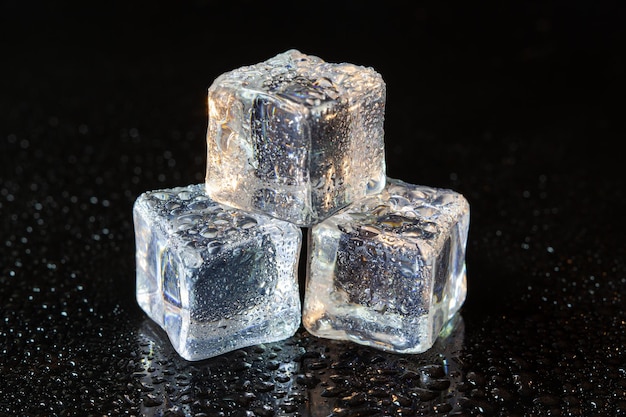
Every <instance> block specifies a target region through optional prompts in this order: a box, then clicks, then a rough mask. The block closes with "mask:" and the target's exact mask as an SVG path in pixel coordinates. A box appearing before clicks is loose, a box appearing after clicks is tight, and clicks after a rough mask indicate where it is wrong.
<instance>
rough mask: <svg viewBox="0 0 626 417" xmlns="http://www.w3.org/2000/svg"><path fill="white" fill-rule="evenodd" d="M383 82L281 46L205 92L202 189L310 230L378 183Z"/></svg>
mask: <svg viewBox="0 0 626 417" xmlns="http://www.w3.org/2000/svg"><path fill="white" fill-rule="evenodd" d="M385 94H386V93H385V83H384V82H383V79H382V77H381V76H380V74H378V73H377V72H376V71H374V70H373V69H372V68H369V67H363V66H358V65H354V64H348V63H341V64H335V63H328V62H325V61H323V60H322V59H320V58H318V57H315V56H311V55H305V54H302V53H300V52H299V51H297V50H289V51H286V52H284V53H281V54H279V55H277V56H275V57H273V58H270V59H268V60H267V61H264V62H261V63H258V64H256V65H251V66H245V67H241V68H238V69H235V70H233V71H230V72H227V73H224V74H222V75H220V76H219V77H217V78H216V79H215V81H214V82H213V83H212V85H211V86H210V87H209V91H208V107H209V123H208V129H207V155H208V157H207V170H206V189H207V193H208V194H209V195H210V196H211V197H212V198H213V199H214V200H216V201H219V202H221V203H224V204H227V205H230V206H233V207H237V208H240V209H244V210H248V211H257V212H261V213H264V214H268V215H270V216H273V217H276V218H279V219H282V220H286V221H290V222H292V223H295V224H297V225H299V226H303V227H306V226H310V225H312V224H315V223H317V222H319V221H321V220H323V219H324V218H326V217H328V216H330V215H332V214H333V213H335V212H337V211H338V210H340V209H342V208H343V207H345V206H347V205H349V204H350V203H351V202H353V201H355V200H359V199H361V198H363V197H365V196H367V195H371V194H377V193H379V192H380V191H381V190H382V189H383V187H384V184H385V152H384V143H383V142H384V138H383V136H384V135H383V119H384V111H385Z"/></svg>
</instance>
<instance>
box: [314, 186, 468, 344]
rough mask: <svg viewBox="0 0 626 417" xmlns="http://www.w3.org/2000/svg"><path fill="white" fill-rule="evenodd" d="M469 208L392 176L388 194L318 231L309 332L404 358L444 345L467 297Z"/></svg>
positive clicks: (444, 193)
mask: <svg viewBox="0 0 626 417" xmlns="http://www.w3.org/2000/svg"><path fill="white" fill-rule="evenodd" d="M468 228H469V204H468V202H467V200H466V199H465V198H464V197H463V196H462V195H461V194H459V193H457V192H454V191H452V190H447V189H437V188H432V187H425V186H418V185H412V184H408V183H406V182H403V181H400V180H396V179H391V178H388V179H387V185H386V187H385V189H384V191H383V192H382V193H381V194H380V195H378V196H372V197H369V198H366V199H364V200H362V201H359V202H356V203H354V204H353V205H352V206H351V207H350V208H348V209H347V210H345V211H343V212H341V213H339V214H336V215H334V216H332V217H330V218H328V219H326V220H324V221H323V222H321V223H320V224H318V225H315V226H313V227H312V228H311V229H310V230H309V242H310V245H309V253H308V256H309V264H308V265H307V285H306V290H305V298H304V306H303V317H302V322H303V325H304V327H305V328H306V329H307V330H308V331H309V332H310V333H311V334H313V335H315V336H319V337H325V338H331V339H340V340H351V341H354V342H356V343H359V344H363V345H369V346H373V347H375V348H378V349H381V350H386V351H391V352H398V353H420V352H424V351H426V350H428V349H429V348H430V347H432V345H433V344H434V342H435V340H436V339H437V336H438V334H439V333H440V331H441V329H442V327H443V326H444V324H445V323H446V322H447V321H448V320H449V319H450V318H452V317H453V315H454V314H455V313H456V312H457V311H458V310H459V309H460V308H461V306H462V304H463V302H464V300H465V296H466V268H465V249H466V241H467V234H468Z"/></svg>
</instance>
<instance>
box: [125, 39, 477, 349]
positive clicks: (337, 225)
mask: <svg viewBox="0 0 626 417" xmlns="http://www.w3.org/2000/svg"><path fill="white" fill-rule="evenodd" d="M385 99H386V93H385V83H384V81H383V79H382V77H381V76H380V75H379V74H378V73H377V72H376V71H374V70H373V69H372V68H368V67H363V66H358V65H353V64H347V63H341V64H334V63H328V62H325V61H323V60H322V59H320V58H318V57H315V56H311V55H305V54H302V53H300V52H299V51H297V50H289V51H286V52H284V53H282V54H279V55H277V56H275V57H273V58H271V59H268V60H267V61H264V62H261V63H258V64H256V65H251V66H245V67H241V68H238V69H235V70H233V71H230V72H227V73H224V74H222V75H220V76H219V77H218V78H216V79H215V81H214V82H213V83H212V85H211V86H210V88H209V92H208V111H209V123H208V129H207V167H206V181H205V183H204V184H193V185H189V186H186V187H179V188H174V189H164V190H155V191H149V192H146V193H143V194H142V195H141V196H139V197H138V199H137V201H136V203H135V206H134V211H133V215H134V221H135V234H136V245H137V251H136V260H137V300H138V303H139V305H140V306H141V308H142V309H143V310H144V311H145V312H146V313H147V315H148V316H149V317H150V318H151V319H152V320H154V321H155V322H156V323H157V324H158V325H160V326H161V327H162V328H163V329H164V330H165V331H166V333H167V335H168V337H169V338H170V340H171V342H172V345H173V347H174V348H175V349H176V351H177V352H178V353H179V354H180V355H181V356H182V357H183V358H185V359H188V360H199V359H206V358H210V357H213V356H217V355H220V354H222V353H225V352H228V351H232V350H235V349H239V348H242V347H246V346H250V345H254V344H259V343H268V342H273V341H278V340H282V339H286V338H288V337H290V336H292V335H294V334H295V332H296V331H297V329H298V328H299V327H300V324H301V323H302V324H303V326H304V327H305V328H306V330H307V331H309V332H310V333H311V334H313V335H315V336H319V337H325V338H332V339H339V340H351V341H354V342H356V343H360V344H364V345H369V346H373V347H375V348H378V349H382V350H387V351H391V352H402V353H419V352H423V351H425V350H427V349H429V348H430V347H431V346H432V345H433V343H434V342H435V340H436V338H437V336H438V334H439V332H440V331H441V329H442V327H443V325H444V324H445V323H446V322H447V321H448V320H449V319H450V318H452V316H453V315H454V314H455V313H456V312H457V311H458V310H459V309H460V307H461V305H462V304H463V302H464V300H465V295H466V274H465V247H466V240H467V233H468V227H469V205H468V203H467V201H466V200H465V198H464V197H463V196H462V195H461V194H459V193H456V192H454V191H452V190H447V189H437V188H432V187H426V186H419V185H413V184H408V183H405V182H403V181H401V180H397V179H392V178H387V176H386V166H385V147H384V132H383V121H384V110H385ZM302 228H304V229H306V232H307V233H308V245H307V248H306V250H307V268H306V274H307V277H306V288H305V291H304V302H303V305H301V301H300V291H299V289H298V276H297V273H298V260H299V252H300V250H301V248H302V231H301V230H302Z"/></svg>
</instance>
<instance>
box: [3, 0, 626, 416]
mask: <svg viewBox="0 0 626 417" xmlns="http://www.w3.org/2000/svg"><path fill="white" fill-rule="evenodd" d="M390 3H392V2H390ZM625 23H626V8H625V7H624V6H623V5H621V4H620V3H619V2H602V3H595V2H562V4H561V3H558V2H550V3H541V2H518V1H514V2H508V3H503V4H490V3H483V4H468V5H456V6H455V5H451V4H448V5H446V6H443V5H440V4H437V3H435V2H424V3H414V4H413V5H409V6H399V5H393V4H388V5H386V6H385V5H383V3H382V2H381V3H374V2H358V3H357V2H345V3H340V2H317V3H316V4H315V5H312V4H310V3H307V4H301V5H295V4H292V5H287V4H286V5H282V6H281V7H278V6H270V5H264V4H261V2H248V1H243V2H239V3H236V4H235V3H233V4H229V3H219V4H218V3H213V2H210V1H195V2H188V3H185V4H174V3H172V4H168V5H167V6H166V5H165V4H162V5H161V4H157V3H149V2H139V3H133V4H130V3H128V4H126V3H125V2H119V3H112V4H107V5H104V4H103V5H99V6H94V5H91V6H88V5H83V4H80V3H78V2H76V3H74V2H69V1H61V2H56V3H54V4H52V3H50V4H49V3H44V2H40V3H37V2H17V1H6V2H2V3H1V4H0V46H1V52H0V53H1V56H2V59H0V68H1V69H0V75H1V76H0V415H3V416H4V415H6V416H39V415H41V416H70V415H76V416H83V415H94V416H99V415H148V416H166V415H167V416H179V415H181V416H182V415H190V416H192V415H197V416H222V415H223V416H252V415H256V416H283V415H285V416H296V415H299V416H306V417H308V416H311V417H317V416H329V415H335V416H351V417H356V416H383V415H384V416H387V415H397V416H413V415H424V416H430V415H444V416H445V415H448V416H478V415H482V416H617V415H626V353H625V350H624V346H625V345H626V312H625V310H624V305H625V303H624V294H625V293H626V244H625V243H624V239H625V237H626V222H625V221H624V211H625V210H626V198H625V197H626V196H625V186H626V181H625V177H626V175H625V174H624V156H623V155H624V154H623V152H622V151H621V142H622V141H623V140H624V138H625V137H626V135H625V129H624V124H625V123H624V97H625V94H624V93H625V89H624V84H625V83H624V80H625V78H626V71H625V68H626V59H625V58H626V56H625V53H624V51H626V43H625V33H624V28H625V27H626V26H625ZM289 48H297V49H299V50H301V51H302V52H304V53H307V54H312V55H317V56H320V57H322V58H323V59H325V60H327V61H330V62H351V63H356V64H361V65H367V66H371V67H373V68H375V69H376V70H377V71H378V72H380V73H381V74H382V76H383V78H384V79H385V81H386V84H387V108H386V115H385V142H386V149H387V155H386V158H387V169H388V175H389V176H390V177H394V178H400V179H403V180H405V181H407V182H411V183H415V184H424V185H432V186H438V187H445V188H451V189H454V190H456V191H458V192H461V193H462V194H464V195H465V196H466V198H467V199H468V201H469V202H470V205H471V223H470V234H469V241H468V246H467V271H468V295H467V299H466V302H465V304H464V306H463V308H462V310H461V312H460V314H459V315H458V316H457V317H456V318H455V319H454V320H453V321H452V322H451V323H450V324H449V326H448V328H447V333H446V336H445V337H443V336H442V337H441V338H440V339H439V340H438V341H437V343H436V344H435V346H434V347H433V348H432V349H430V350H429V351H428V352H426V353H424V354H420V355H394V354H390V353H384V352H381V351H377V350H374V349H370V348H366V347H363V346H358V345H355V344H351V343H347V342H336V341H329V340H322V339H318V338H315V337H312V336H310V335H308V334H307V333H306V332H305V331H304V330H301V331H299V332H298V333H297V334H296V335H295V336H294V337H292V338H290V339H288V340H285V341H283V342H278V343H272V344H267V345H263V346H252V347H249V348H245V349H241V350H238V351H235V352H231V353H228V354H225V355H222V356H220V357H217V358H213V359H209V360H205V361H200V362H186V361H184V360H182V359H181V358H180V357H178V356H177V355H176V353H175V352H174V351H173V350H172V348H171V347H170V345H169V342H168V341H167V338H166V337H165V336H164V334H163V332H162V331H161V330H160V329H159V328H158V327H155V326H154V325H153V324H152V322H151V321H150V320H148V319H147V318H146V316H145V315H144V314H143V312H142V311H141V310H140V309H139V307H138V306H137V304H136V302H135V296H134V289H135V287H134V286H135V282H134V279H135V276H134V274H135V259H134V232H133V225H132V212H131V209H132V204H133V202H134V200H135V199H136V198H137V196H138V195H139V194H140V193H141V192H143V191H146V190H152V189H157V188H165V187H174V186H179V185H187V184H192V183H199V182H202V181H203V179H204V164H205V161H206V155H205V152H206V146H205V134H206V125H207V114H206V90H207V88H208V86H209V85H210V84H211V82H212V81H213V79H214V78H215V77H217V76H218V75H220V74H221V73H223V72H225V71H228V70H231V69H234V68H237V67H239V66H242V65H248V64H253V63H256V62H259V61H262V60H265V59H267V58H269V57H271V56H274V55H275V54H277V53H280V52H283V51H284V50H287V49H289Z"/></svg>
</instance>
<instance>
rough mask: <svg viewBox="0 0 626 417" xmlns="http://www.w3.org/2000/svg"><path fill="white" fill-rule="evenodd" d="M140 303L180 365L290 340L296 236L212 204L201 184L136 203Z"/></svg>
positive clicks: (294, 323) (294, 321)
mask: <svg viewBox="0 0 626 417" xmlns="http://www.w3.org/2000/svg"><path fill="white" fill-rule="evenodd" d="M133 216H134V222H135V236H136V261H137V293H136V295H137V301H138V303H139V305H140V306H141V308H142V309H143V310H144V311H145V312H146V313H147V315H148V316H149V317H150V318H151V319H153V320H154V321H155V322H156V323H158V324H159V325H160V326H161V327H162V328H163V329H164V330H165V331H166V332H167V334H168V336H169V338H170V340H171V342H172V345H173V347H174V348H175V349H176V351H177V352H178V353H179V354H180V355H181V356H182V357H183V358H185V359H188V360H199V359H205V358H209V357H213V356H216V355H219V354H221V353H224V352H228V351H231V350H235V349H239V348H242V347H245V346H251V345H255V344H258V343H269V342H273V341H277V340H281V339H285V338H288V337H291V336H292V335H293V334H294V333H295V331H296V330H297V329H298V327H299V325H300V318H301V309H300V307H301V306H300V294H299V290H298V282H297V275H296V274H297V264H298V259H299V251H300V247H301V242H302V238H301V230H300V228H299V227H297V226H295V225H292V224H290V223H287V222H284V221H281V220H277V219H274V218H271V217H268V216H264V215H260V214H253V213H245V212H242V211H240V210H236V209H233V208H229V207H226V206H223V205H220V204H218V203H216V202H214V201H212V200H211V199H210V198H209V197H208V196H207V195H206V193H205V191H204V185H203V184H194V185H190V186H187V187H178V188H173V189H165V190H156V191H149V192H146V193H144V194H142V195H141V196H139V198H138V199H137V200H136V202H135V205H134V209H133Z"/></svg>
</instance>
